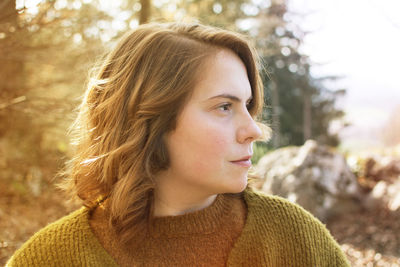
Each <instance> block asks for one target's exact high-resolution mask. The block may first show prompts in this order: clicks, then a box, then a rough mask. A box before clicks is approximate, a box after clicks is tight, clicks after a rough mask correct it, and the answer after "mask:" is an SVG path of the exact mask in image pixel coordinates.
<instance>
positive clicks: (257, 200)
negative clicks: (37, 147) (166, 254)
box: [6, 189, 350, 267]
mask: <svg viewBox="0 0 400 267" xmlns="http://www.w3.org/2000/svg"><path fill="white" fill-rule="evenodd" d="M244 200H245V203H246V206H247V217H246V221H245V225H244V227H243V229H242V231H241V233H240V236H239V237H238V238H237V239H236V240H235V242H234V245H233V248H232V249H231V251H230V252H229V255H228V259H227V261H226V265H227V266H272V267H275V266H276V267H283V266H299V267H300V266H302V267H303V266H304V267H306V266H307V267H308V266H318V267H322V266H326V267H328V266H329V267H331V266H334V267H340V266H350V265H349V263H348V262H347V260H346V257H345V255H344V254H343V252H342V251H341V249H340V247H339V246H338V244H337V243H336V241H335V240H334V239H333V237H332V236H331V235H330V233H329V232H328V230H327V229H326V228H325V226H324V225H323V224H322V223H321V222H319V221H318V220H317V219H316V218H315V217H313V216H312V215H311V214H310V213H309V212H307V211H305V210H304V209H303V208H301V207H300V206H298V205H296V204H293V203H291V202H289V201H287V200H285V199H283V198H280V197H277V196H270V195H265V194H262V193H259V192H254V191H252V190H250V189H247V190H245V191H244ZM210 219H212V218H210ZM172 230H174V229H172ZM199 234H206V233H203V232H202V231H200V232H199ZM214 248H215V249H218V247H214ZM181 249H182V250H181V253H183V254H184V253H187V248H181ZM178 253H179V252H178ZM132 265H133V266H135V264H132ZM199 265H201V263H199ZM6 266H110V267H112V266H118V264H117V263H116V261H115V260H114V258H113V257H112V256H111V255H110V254H109V253H108V252H107V251H106V249H105V248H104V247H103V246H102V245H101V243H100V241H99V239H98V238H97V237H96V235H95V234H94V233H93V231H92V229H91V226H90V224H89V210H88V209H86V208H81V209H79V210H77V211H75V212H73V213H71V214H70V215H68V216H65V217H63V218H61V219H60V220H58V221H56V222H54V223H52V224H50V225H48V226H47V227H45V228H44V229H42V230H41V231H39V232H38V233H36V234H35V235H34V236H33V237H32V238H31V239H29V240H28V241H27V242H26V243H25V244H24V245H23V246H22V247H21V248H20V249H19V250H17V251H16V252H15V254H14V255H13V256H12V257H11V259H10V260H9V262H8V263H7V265H6ZM137 266H143V265H138V264H137Z"/></svg>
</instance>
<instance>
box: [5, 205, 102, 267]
mask: <svg viewBox="0 0 400 267" xmlns="http://www.w3.org/2000/svg"><path fill="white" fill-rule="evenodd" d="M88 213H89V210H88V209H87V208H84V207H82V208H80V209H78V210H76V211H74V212H72V213H70V214H69V215H66V216H64V217H62V218H61V219H59V220H57V221H55V222H53V223H51V224H49V225H47V226H46V227H44V228H43V229H41V230H39V231H38V232H37V233H35V234H34V235H33V236H32V237H31V238H30V239H29V240H28V241H27V242H25V243H24V244H23V245H22V246H21V248H19V249H18V250H17V251H16V252H15V253H14V255H13V256H12V257H11V258H10V260H9V262H8V263H7V265H6V266H83V265H86V266H91V264H90V263H92V262H93V263H94V262H95V261H96V258H98V257H104V256H107V255H106V254H105V251H104V250H103V249H102V247H101V245H100V244H99V242H98V241H97V240H96V238H95V236H94V234H93V232H92V230H91V228H90V225H89V221H88ZM101 254H102V255H101ZM106 258H107V257H106Z"/></svg>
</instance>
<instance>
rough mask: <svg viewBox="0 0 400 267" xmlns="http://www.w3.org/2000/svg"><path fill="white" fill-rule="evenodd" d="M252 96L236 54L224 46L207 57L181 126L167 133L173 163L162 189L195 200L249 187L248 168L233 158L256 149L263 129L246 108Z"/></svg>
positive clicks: (163, 178) (160, 184) (165, 193)
mask: <svg viewBox="0 0 400 267" xmlns="http://www.w3.org/2000/svg"><path fill="white" fill-rule="evenodd" d="M220 95H232V96H235V97H236V98H237V99H239V100H237V101H234V100H232V99H229V98H226V97H216V96H220ZM251 96H252V93H251V87H250V83H249V80H248V77H247V72H246V67H245V65H244V64H243V62H242V61H241V60H240V58H239V57H238V56H237V55H236V54H234V53H233V52H231V51H229V50H221V51H219V52H218V53H217V54H216V56H213V57H211V58H209V59H208V60H207V62H206V67H205V70H204V71H203V72H202V74H201V76H200V79H199V82H198V84H197V85H196V86H195V88H194V91H193V94H192V96H191V98H190V100H189V101H188V103H186V105H185V106H184V108H183V110H182V112H181V114H180V115H179V116H178V121H177V127H176V129H175V130H174V131H173V132H171V133H169V134H168V135H167V136H166V139H165V140H166V144H167V148H168V152H169V156H170V167H169V169H168V170H166V171H164V172H162V173H160V175H159V176H158V184H157V187H158V189H157V192H159V194H160V195H163V196H168V195H169V196H172V195H174V198H179V197H180V198H181V199H182V201H184V202H185V201H186V202H190V200H189V199H191V198H192V199H193V200H194V201H195V200H196V201H200V200H201V199H205V198H209V197H210V196H213V195H216V194H219V193H236V192H241V191H242V190H244V188H245V187H246V185H247V172H248V168H246V167H243V166H239V165H237V164H234V163H232V161H237V160H240V159H242V158H243V157H246V156H249V155H251V154H252V142H253V141H254V140H255V139H257V138H258V137H260V135H261V131H260V129H259V128H258V126H257V125H256V124H255V122H254V120H253V118H252V117H251V116H250V114H249V112H248V110H247V104H248V103H247V102H248V101H249V99H250V98H251ZM170 198H172V197H170ZM176 200H178V199H176Z"/></svg>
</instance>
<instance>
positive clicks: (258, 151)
mask: <svg viewBox="0 0 400 267" xmlns="http://www.w3.org/2000/svg"><path fill="white" fill-rule="evenodd" d="M269 151H271V149H270V148H268V146H267V144H266V143H265V142H255V143H254V144H253V157H252V158H251V162H252V163H253V164H254V165H255V164H257V163H258V161H259V160H260V159H261V158H262V157H263V156H264V155H265V154H267V153H268V152H269Z"/></svg>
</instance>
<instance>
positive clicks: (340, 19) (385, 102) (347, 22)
mask: <svg viewBox="0 0 400 267" xmlns="http://www.w3.org/2000/svg"><path fill="white" fill-rule="evenodd" d="M289 11H291V13H293V14H292V15H290V16H289V20H291V21H293V22H294V23H296V24H297V25H299V26H300V28H302V29H303V30H306V31H310V33H309V34H308V35H306V37H305V39H304V43H303V45H302V48H301V50H302V52H303V53H304V54H306V55H309V56H310V59H311V60H312V61H313V62H314V63H316V66H315V67H313V69H312V73H313V75H314V76H317V77H318V76H323V75H338V76H343V79H340V80H339V81H338V82H336V83H335V84H330V85H328V86H331V87H332V88H345V89H347V94H346V96H345V97H344V98H343V99H341V100H340V101H339V102H338V106H339V107H342V108H343V109H344V111H345V112H346V117H345V118H346V120H347V121H349V122H350V123H352V124H353V126H351V127H348V128H346V129H345V130H342V131H341V132H340V137H341V138H342V140H343V142H344V143H347V145H349V146H351V145H354V146H358V145H360V146H363V145H371V146H374V145H376V146H379V145H381V142H380V140H379V139H380V133H381V131H382V126H383V125H384V124H385V123H387V120H388V118H389V116H390V114H391V113H392V112H393V111H394V109H395V108H396V107H397V106H400V77H399V76H400V15H399V14H400V1H399V0H323V1H321V0H319V1H318V0H290V1H289ZM337 126H338V125H337V124H336V126H335V124H334V125H333V127H332V129H333V130H335V128H337ZM356 143H357V144H356Z"/></svg>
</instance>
